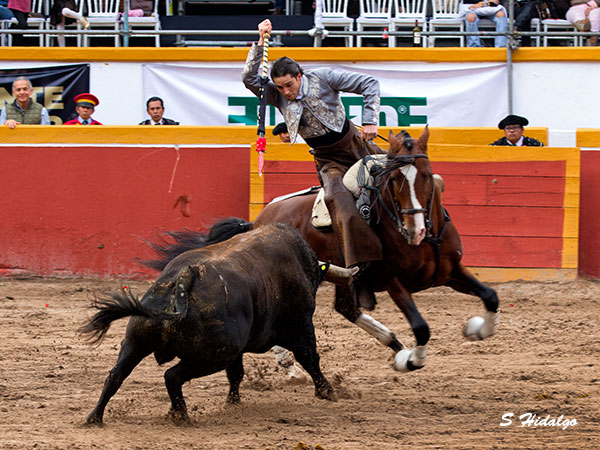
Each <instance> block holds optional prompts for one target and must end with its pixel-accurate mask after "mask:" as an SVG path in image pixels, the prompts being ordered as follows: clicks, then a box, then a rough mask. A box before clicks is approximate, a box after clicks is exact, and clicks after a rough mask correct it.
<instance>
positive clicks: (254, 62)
mask: <svg viewBox="0 0 600 450" xmlns="http://www.w3.org/2000/svg"><path fill="white" fill-rule="evenodd" d="M267 22H268V23H267ZM258 30H259V35H260V37H259V40H258V42H257V43H255V44H253V45H252V48H251V49H250V52H248V57H247V58H246V64H245V65H244V70H243V72H242V81H243V82H244V85H245V86H246V88H248V89H249V90H250V91H252V93H253V94H254V95H256V96H257V97H258V96H259V89H260V85H261V77H262V60H263V42H264V39H263V38H264V35H265V34H268V33H270V31H271V27H270V21H269V20H268V19H266V20H264V21H263V22H261V23H260V24H259V25H258ZM266 91H267V103H268V104H270V105H274V106H277V101H278V96H279V92H278V91H277V88H275V85H274V84H273V82H272V81H269V82H268V83H267V88H266Z"/></svg>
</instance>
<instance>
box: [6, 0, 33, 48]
mask: <svg viewBox="0 0 600 450" xmlns="http://www.w3.org/2000/svg"><path fill="white" fill-rule="evenodd" d="M8 8H9V9H10V10H11V11H12V13H13V15H14V17H15V19H17V23H13V24H12V25H11V28H16V29H20V30H25V29H27V17H28V16H29V13H30V12H31V0H8ZM22 44H23V35H22V34H15V35H13V45H16V46H18V45H22Z"/></svg>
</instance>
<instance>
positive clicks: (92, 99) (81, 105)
mask: <svg viewBox="0 0 600 450" xmlns="http://www.w3.org/2000/svg"><path fill="white" fill-rule="evenodd" d="M99 104H100V101H99V100H98V98H97V97H96V96H95V95H92V94H90V93H87V92H86V93H85V94H79V95H77V96H76V97H75V111H76V112H77V117H76V118H74V119H71V120H69V121H67V122H65V123H64V124H63V125H102V124H101V123H100V122H98V121H97V120H94V119H93V118H92V114H94V111H95V110H96V106H98V105H99Z"/></svg>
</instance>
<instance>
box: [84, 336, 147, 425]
mask: <svg viewBox="0 0 600 450" xmlns="http://www.w3.org/2000/svg"><path fill="white" fill-rule="evenodd" d="M150 353H151V352H150V351H142V350H141V349H139V348H134V346H133V345H132V344H131V342H129V341H128V340H127V339H126V340H125V342H124V343H123V346H122V347H121V351H120V352H119V358H118V360H117V364H116V365H115V367H113V368H112V369H111V371H110V372H109V374H108V377H107V378H106V381H105V382H104V387H103V388H102V394H100V399H99V400H98V403H97V404H96V407H95V408H94V409H93V411H92V412H91V413H90V415H89V416H88V417H87V420H86V423H87V424H90V425H93V424H102V419H103V417H104V408H106V405H107V403H108V401H109V400H110V399H111V397H112V396H113V395H115V393H116V392H117V391H118V390H119V388H120V387H121V384H123V381H124V380H125V378H127V377H128V376H129V374H131V371H132V370H133V369H134V368H135V366H137V365H138V364H139V363H140V361H141V360H142V359H144V358H145V357H146V356H148V355H149V354H150Z"/></svg>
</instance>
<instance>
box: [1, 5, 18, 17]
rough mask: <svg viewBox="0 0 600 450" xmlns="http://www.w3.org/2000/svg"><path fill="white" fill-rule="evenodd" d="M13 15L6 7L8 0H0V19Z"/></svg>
mask: <svg viewBox="0 0 600 450" xmlns="http://www.w3.org/2000/svg"><path fill="white" fill-rule="evenodd" d="M13 17H15V15H14V14H13V13H12V11H11V10H10V9H8V0H0V20H10V19H12V18H13Z"/></svg>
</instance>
